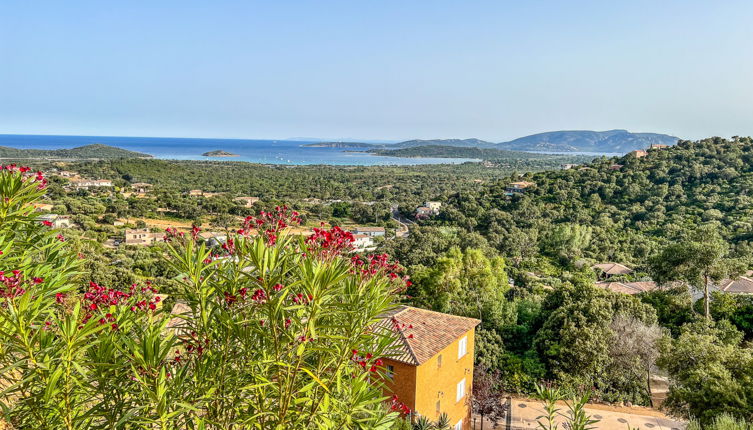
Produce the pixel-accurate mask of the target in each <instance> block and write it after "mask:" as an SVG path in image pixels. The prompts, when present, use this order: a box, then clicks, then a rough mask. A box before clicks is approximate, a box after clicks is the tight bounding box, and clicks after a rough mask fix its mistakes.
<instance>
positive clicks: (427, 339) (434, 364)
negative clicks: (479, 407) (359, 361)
mask: <svg viewBox="0 0 753 430" xmlns="http://www.w3.org/2000/svg"><path fill="white" fill-rule="evenodd" d="M385 321H387V322H388V324H389V326H391V328H393V329H394V330H395V331H396V332H397V334H398V337H399V340H398V343H397V344H396V345H395V346H396V348H395V351H396V352H395V355H393V356H392V357H391V358H389V359H385V360H383V361H384V366H385V368H386V369H387V380H386V381H385V383H386V384H385V385H386V390H387V391H388V392H387V393H386V394H387V395H393V394H394V395H397V397H398V399H399V400H400V401H401V402H403V403H404V404H405V405H406V406H408V407H409V408H410V409H411V411H413V413H414V414H415V415H423V416H426V417H427V418H429V419H430V420H432V421H434V420H436V419H437V418H438V417H439V415H440V414H441V413H446V414H447V415H448V416H449V418H450V423H451V425H452V429H453V430H469V429H470V428H471V422H470V416H471V407H470V401H469V398H470V394H471V387H472V386H473V351H474V349H473V348H474V331H475V328H476V326H477V325H478V324H479V323H480V322H481V321H479V320H477V319H473V318H465V317H458V316H454V315H448V314H443V313H440V312H433V311H427V310H424V309H418V308H413V307H409V306H400V307H398V308H397V309H395V310H394V311H392V312H390V313H389V314H388V315H386V317H385ZM415 415H414V416H415Z"/></svg>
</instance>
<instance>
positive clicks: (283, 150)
mask: <svg viewBox="0 0 753 430" xmlns="http://www.w3.org/2000/svg"><path fill="white" fill-rule="evenodd" d="M93 143H102V144H105V145H110V146H116V147H118V148H123V149H128V150H131V151H138V152H143V153H146V154H150V155H153V156H154V157H155V158H160V159H166V160H217V161H247V162H250V163H262V164H285V165H291V166H292V165H307V164H330V165H356V166H373V165H415V164H459V163H464V162H467V161H479V160H475V159H470V158H399V157H383V156H379V155H373V154H368V153H364V152H353V151H354V150H352V149H351V150H348V149H342V148H306V147H303V146H302V145H305V144H307V143H316V142H304V141H291V140H248V139H192V138H168V137H115V136H48V135H14V134H0V146H9V147H12V148H19V149H64V148H74V147H77V146H83V145H90V144H93ZM214 150H223V151H227V152H231V153H233V154H238V155H240V156H239V157H204V156H202V155H201V154H203V153H205V152H208V151H214ZM358 150H360V149H356V151H358Z"/></svg>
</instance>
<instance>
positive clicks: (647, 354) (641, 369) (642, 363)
mask: <svg viewBox="0 0 753 430" xmlns="http://www.w3.org/2000/svg"><path fill="white" fill-rule="evenodd" d="M611 329H612V332H613V333H614V334H613V336H612V340H611V342H610V344H609V355H610V357H611V358H612V366H611V369H612V370H611V372H613V373H616V374H619V373H627V374H629V375H628V377H626V378H625V379H626V380H633V381H639V380H640V379H641V377H644V378H645V379H644V381H645V386H644V388H645V390H646V392H645V395H646V398H648V400H649V403H650V404H651V406H653V401H652V399H651V369H652V367H653V366H654V363H655V362H656V359H657V358H658V357H659V340H660V339H661V338H662V330H661V328H660V327H659V326H658V325H656V324H650V325H649V324H646V323H644V322H643V321H641V320H639V319H637V318H633V317H629V316H626V315H624V314H617V315H615V317H614V319H613V320H612V324H611Z"/></svg>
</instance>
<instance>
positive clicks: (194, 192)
mask: <svg viewBox="0 0 753 430" xmlns="http://www.w3.org/2000/svg"><path fill="white" fill-rule="evenodd" d="M188 195H189V196H190V197H199V196H203V195H204V191H201V190H190V191H188Z"/></svg>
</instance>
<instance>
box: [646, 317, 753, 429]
mask: <svg viewBox="0 0 753 430" xmlns="http://www.w3.org/2000/svg"><path fill="white" fill-rule="evenodd" d="M741 340H742V334H741V333H740V332H739V331H737V330H736V329H735V328H734V327H732V326H731V324H730V323H729V322H728V321H725V320H722V321H716V322H711V323H708V322H705V321H704V322H701V323H700V324H699V323H694V324H687V325H686V326H684V327H683V328H682V333H681V334H680V336H679V337H678V338H677V339H674V340H672V341H668V342H665V343H664V344H663V345H662V350H661V357H660V359H659V361H658V364H659V365H660V366H661V367H662V368H664V369H666V370H667V372H668V373H669V377H670V387H669V393H668V395H667V400H666V402H665V403H664V406H665V407H667V408H668V409H669V410H670V411H671V412H673V413H675V414H678V415H680V416H684V417H692V418H695V419H697V420H698V421H700V423H701V424H703V425H708V424H711V422H712V421H713V420H714V419H715V417H717V416H719V415H722V414H725V413H727V414H731V415H733V416H735V417H740V418H744V419H748V420H749V419H751V418H752V417H753V351H752V350H751V349H750V348H749V347H744V346H742V345H741Z"/></svg>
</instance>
